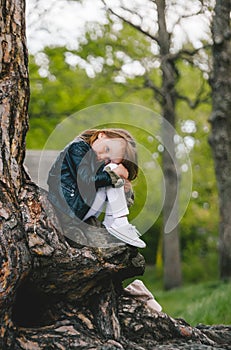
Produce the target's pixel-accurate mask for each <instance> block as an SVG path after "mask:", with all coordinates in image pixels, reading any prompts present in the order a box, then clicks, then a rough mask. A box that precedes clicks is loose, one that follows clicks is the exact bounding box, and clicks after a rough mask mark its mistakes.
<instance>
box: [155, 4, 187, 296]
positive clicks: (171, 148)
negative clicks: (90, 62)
mask: <svg viewBox="0 0 231 350" xmlns="http://www.w3.org/2000/svg"><path fill="white" fill-rule="evenodd" d="M156 5H157V12H158V25H159V32H158V40H159V46H160V56H161V70H162V74H163V75H162V95H163V101H162V111H163V118H164V122H163V126H162V138H163V145H164V152H163V162H162V164H163V173H164V180H165V189H164V190H165V191H164V195H165V198H164V205H163V218H164V233H163V234H164V238H163V244H164V247H163V248H164V286H165V288H166V289H171V288H174V287H179V286H180V285H181V284H182V273H181V259H180V243H179V224H178V186H179V181H180V180H179V176H178V170H177V161H176V156H175V144H174V136H175V100H176V92H175V86H176V69H175V67H174V62H173V61H172V60H170V59H169V57H170V38H169V34H168V32H167V27H166V22H165V11H166V4H165V1H162V0H157V1H156Z"/></svg>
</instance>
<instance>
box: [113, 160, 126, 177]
mask: <svg viewBox="0 0 231 350" xmlns="http://www.w3.org/2000/svg"><path fill="white" fill-rule="evenodd" d="M113 171H114V173H116V174H117V175H118V176H120V177H122V178H123V179H127V178H128V175H129V173H128V170H127V169H126V168H125V166H123V164H119V165H118V166H117V167H116V168H115V169H113Z"/></svg>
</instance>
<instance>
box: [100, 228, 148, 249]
mask: <svg viewBox="0 0 231 350" xmlns="http://www.w3.org/2000/svg"><path fill="white" fill-rule="evenodd" d="M107 230H108V232H109V233H110V234H111V235H113V236H114V237H116V238H117V239H119V240H121V241H122V242H125V243H127V244H130V245H132V246H134V247H138V248H145V247H146V244H145V242H144V241H142V240H141V239H140V238H139V236H141V235H140V233H139V231H138V230H137V229H136V228H135V226H133V225H131V224H126V225H122V226H116V225H114V224H112V225H111V227H107Z"/></svg>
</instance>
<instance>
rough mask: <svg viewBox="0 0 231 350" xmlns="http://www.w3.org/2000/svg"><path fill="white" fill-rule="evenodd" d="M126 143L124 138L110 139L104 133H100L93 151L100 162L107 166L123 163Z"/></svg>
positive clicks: (94, 143)
mask: <svg viewBox="0 0 231 350" xmlns="http://www.w3.org/2000/svg"><path fill="white" fill-rule="evenodd" d="M125 147H126V141H125V140H123V139H122V138H109V137H107V136H106V135H105V134H104V133H103V132H101V133H99V135H98V138H97V139H96V140H95V141H94V142H93V144H92V149H93V151H94V152H95V153H96V155H97V159H98V160H99V161H104V162H105V164H107V163H110V162H113V163H117V164H119V163H121V162H122V160H123V157H124V153H125Z"/></svg>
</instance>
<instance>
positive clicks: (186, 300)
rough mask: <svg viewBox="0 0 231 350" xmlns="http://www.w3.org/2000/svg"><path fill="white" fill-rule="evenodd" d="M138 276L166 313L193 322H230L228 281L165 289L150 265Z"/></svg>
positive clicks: (230, 300) (229, 286) (229, 285)
mask: <svg viewBox="0 0 231 350" xmlns="http://www.w3.org/2000/svg"><path fill="white" fill-rule="evenodd" d="M138 278H140V279H141V280H142V281H143V282H144V284H145V285H146V287H147V288H148V289H149V290H150V291H151V292H152V294H153V295H154V296H155V298H156V300H157V301H158V302H159V303H160V305H161V306H162V308H163V312H165V313H167V314H168V315H169V316H172V317H174V318H183V319H184V320H185V321H186V322H188V323H189V324H190V325H192V326H195V325H197V324H199V323H202V324H207V325H214V324H226V325H227V324H229V325H231V313H230V310H231V297H230V296H231V282H229V283H228V282H227V283H226V282H221V281H218V280H216V281H207V282H204V283H197V284H189V285H185V286H183V287H181V288H176V289H172V290H170V291H164V290H163V288H162V281H161V276H160V275H159V276H156V272H155V268H154V267H152V266H147V267H146V271H145V274H144V276H142V277H138ZM129 282H130V281H129Z"/></svg>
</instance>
